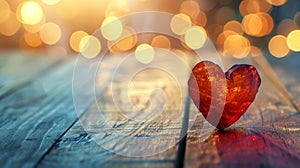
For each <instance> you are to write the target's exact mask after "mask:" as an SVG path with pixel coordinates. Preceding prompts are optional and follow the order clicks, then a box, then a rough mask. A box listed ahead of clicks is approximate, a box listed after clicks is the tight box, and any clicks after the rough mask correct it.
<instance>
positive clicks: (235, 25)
mask: <svg viewBox="0 0 300 168" xmlns="http://www.w3.org/2000/svg"><path fill="white" fill-rule="evenodd" d="M223 29H224V31H234V32H236V33H237V34H241V35H242V34H243V33H244V30H243V27H242V25H241V23H240V22H238V21H236V20H231V21H229V22H227V23H226V24H225V25H224V28H223Z"/></svg>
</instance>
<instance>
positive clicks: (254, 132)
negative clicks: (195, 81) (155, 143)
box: [185, 60, 300, 167]
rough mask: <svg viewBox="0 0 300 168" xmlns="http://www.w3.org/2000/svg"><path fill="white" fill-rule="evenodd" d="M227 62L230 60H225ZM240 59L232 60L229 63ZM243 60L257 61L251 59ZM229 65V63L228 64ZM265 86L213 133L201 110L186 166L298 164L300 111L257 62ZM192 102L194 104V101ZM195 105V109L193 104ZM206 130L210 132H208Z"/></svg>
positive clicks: (189, 137)
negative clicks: (234, 118) (239, 114)
mask: <svg viewBox="0 0 300 168" xmlns="http://www.w3.org/2000/svg"><path fill="white" fill-rule="evenodd" d="M225 62H226V61H225ZM236 62H237V60H229V61H228V64H233V63H236ZM241 62H246V63H251V64H255V62H252V61H251V60H245V61H241ZM226 67H229V66H228V65H226ZM256 67H257V68H258V70H259V73H260V75H261V77H262V86H261V88H260V91H259V94H258V95H257V98H256V100H255V102H254V103H253V104H252V105H251V106H250V108H249V109H248V111H247V112H246V113H245V114H244V115H243V116H242V117H241V118H240V119H239V120H238V121H237V122H236V123H235V124H234V125H232V126H231V127H230V128H229V129H227V130H225V131H216V130H215V131H214V132H212V133H211V134H210V133H209V130H208V129H205V128H204V129H203V130H202V132H201V134H200V130H201V129H202V127H203V123H204V118H203V116H202V115H201V114H199V118H198V120H196V123H195V125H194V127H193V128H192V129H191V130H189V132H188V140H187V151H186V156H185V157H186V159H185V166H186V167H207V166H209V167H210V166H213V167H260V166H264V167H286V166H292V167H296V166H297V165H299V163H300V155H299V154H300V152H299V151H300V150H299V144H298V143H297V142H299V141H300V137H299V127H300V125H299V120H300V118H299V117H300V115H299V114H298V112H297V111H296V109H295V108H294V107H293V106H292V104H291V102H290V101H289V99H288V98H286V97H285V96H283V94H282V93H281V91H280V90H279V89H278V88H277V87H276V86H275V85H274V83H273V82H272V81H270V80H269V78H267V76H266V75H267V74H265V73H264V71H262V69H261V68H262V67H259V66H258V65H257V64H256ZM298 94H299V92H298ZM191 106H194V105H193V104H192V105H191ZM191 109H195V108H193V107H191ZM205 133H207V134H208V135H207V136H205Z"/></svg>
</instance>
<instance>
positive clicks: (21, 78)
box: [0, 52, 62, 99]
mask: <svg viewBox="0 0 300 168" xmlns="http://www.w3.org/2000/svg"><path fill="white" fill-rule="evenodd" d="M58 60H59V58H57V57H47V59H46V58H43V57H41V56H40V55H39V56H28V55H23V54H20V53H19V52H8V53H0V62H1V63H0V99H2V98H3V97H5V96H7V95H8V94H10V93H13V92H14V91H15V90H16V89H17V88H20V87H23V86H24V85H25V84H27V83H29V82H31V81H33V79H34V78H36V77H37V76H38V75H40V74H42V73H44V72H45V71H47V70H49V68H51V67H52V66H55V65H57V64H58ZM61 61H62V60H61Z"/></svg>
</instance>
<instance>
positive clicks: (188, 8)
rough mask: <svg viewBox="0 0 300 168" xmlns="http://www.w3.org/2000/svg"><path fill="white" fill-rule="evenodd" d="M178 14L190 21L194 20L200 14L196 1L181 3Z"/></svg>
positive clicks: (189, 0) (188, 0)
mask: <svg viewBox="0 0 300 168" xmlns="http://www.w3.org/2000/svg"><path fill="white" fill-rule="evenodd" d="M180 12H181V13H184V14H186V15H188V16H189V17H190V18H191V19H196V18H197V16H198V14H199V12H200V7H199V4H198V3H197V2H196V1H194V0H187V1H183V2H182V3H181V5H180Z"/></svg>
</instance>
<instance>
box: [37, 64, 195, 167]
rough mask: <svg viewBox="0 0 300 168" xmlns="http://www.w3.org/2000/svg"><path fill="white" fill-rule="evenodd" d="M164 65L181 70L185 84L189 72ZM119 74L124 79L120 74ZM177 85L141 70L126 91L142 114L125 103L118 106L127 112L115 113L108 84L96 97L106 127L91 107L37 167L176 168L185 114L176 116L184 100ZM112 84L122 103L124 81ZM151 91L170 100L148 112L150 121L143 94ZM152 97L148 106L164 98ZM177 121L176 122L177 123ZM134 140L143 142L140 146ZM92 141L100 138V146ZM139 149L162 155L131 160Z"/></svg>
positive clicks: (157, 73) (159, 74)
mask: <svg viewBox="0 0 300 168" xmlns="http://www.w3.org/2000/svg"><path fill="white" fill-rule="evenodd" d="M168 65H169V66H170V67H173V68H174V69H175V71H176V72H179V74H180V76H181V77H182V79H183V80H185V81H186V80H187V79H186V78H187V77H188V76H189V75H188V74H187V72H188V70H187V69H184V67H182V68H180V69H179V68H178V65H177V64H174V63H172V62H168ZM132 67H135V65H134V64H128V66H127V67H126V68H124V69H125V70H126V71H123V72H124V73H125V72H128V71H130V68H132ZM121 76H125V75H122V74H121ZM176 85H177V81H175V80H174V79H171V78H170V77H169V74H167V73H165V72H163V71H160V70H155V69H149V70H146V71H142V72H141V73H139V74H137V76H135V79H134V80H133V82H132V83H131V88H130V89H129V93H131V100H132V103H133V104H134V105H135V106H136V107H137V109H140V110H137V109H134V108H133V107H132V106H130V105H128V104H126V102H121V105H119V106H118V107H120V106H123V107H124V108H125V112H124V111H122V110H119V109H118V107H117V106H116V105H115V104H114V103H116V102H114V101H113V100H112V99H111V97H112V91H111V89H112V88H111V87H112V86H111V87H110V88H109V89H108V90H107V91H106V92H105V94H104V95H103V96H101V97H99V99H98V103H99V104H100V105H99V106H100V107H101V108H102V110H103V112H102V113H103V114H104V115H105V120H106V121H108V123H109V124H105V122H104V121H103V119H101V116H100V114H99V112H98V110H97V106H96V104H95V105H94V106H93V107H91V108H90V110H89V111H88V112H87V113H85V114H84V115H83V117H82V118H81V123H79V122H77V123H76V124H75V125H74V126H73V127H72V128H71V129H70V130H69V131H68V132H67V133H66V134H65V135H64V136H63V137H62V138H61V139H60V140H59V142H58V143H57V144H55V146H54V148H53V149H52V150H51V151H50V152H49V154H47V155H46V156H45V158H44V159H43V160H42V161H41V163H40V164H39V165H38V167H60V166H64V167H83V166H84V167H174V165H175V162H176V155H177V149H178V147H177V143H178V141H179V138H180V132H181V127H182V118H183V113H184V112H183V111H181V112H180V113H178V109H179V107H178V106H177V105H179V104H180V101H185V100H186V96H187V95H186V93H187V92H186V90H185V91H182V92H181V94H182V96H181V97H180V96H179V95H180V92H178V88H176V87H178V86H176ZM113 86H114V87H116V88H114V89H117V92H118V97H120V100H123V99H124V100H125V99H126V98H125V97H124V96H126V92H127V90H126V86H127V85H126V83H125V84H124V80H118V81H115V82H114V83H113ZM124 86H125V87H124ZM154 88H158V89H162V91H163V93H164V94H165V95H166V97H167V99H166V100H168V102H167V104H166V106H165V108H164V110H163V111H162V112H161V113H158V114H150V118H148V119H147V117H148V115H149V111H147V109H148V107H149V100H148V95H147V94H148V93H149V92H151V91H152V90H153V89H154ZM141 93H142V94H141ZM152 93H153V94H152V96H153V97H152V98H153V99H152V102H151V103H152V105H155V103H159V102H155V100H162V99H161V97H163V96H162V95H161V93H160V92H159V91H158V92H152ZM127 110H128V111H127ZM181 110H184V109H181ZM158 112H159V111H158ZM179 114H180V115H179ZM153 116H154V117H153ZM176 118H177V119H178V120H177V121H175V119H176ZM145 119H146V120H145ZM174 121H175V122H174ZM82 125H84V128H85V130H84V129H83V127H82ZM87 132H88V133H89V134H87ZM123 135H126V136H123ZM134 137H137V139H138V138H145V139H142V140H141V141H143V140H144V141H143V142H140V141H139V140H137V139H135V138H134ZM93 138H98V141H97V142H98V143H96V142H95V141H94V140H93ZM164 145H170V146H164ZM160 148H161V149H163V150H161V149H160ZM143 150H144V151H146V152H147V151H151V150H152V151H155V150H157V151H160V152H159V153H157V154H152V153H148V154H149V155H150V156H143V157H129V156H132V155H136V154H137V153H139V152H140V151H143ZM144 154H147V153H144ZM124 155H127V156H124ZM141 156H142V154H141Z"/></svg>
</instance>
